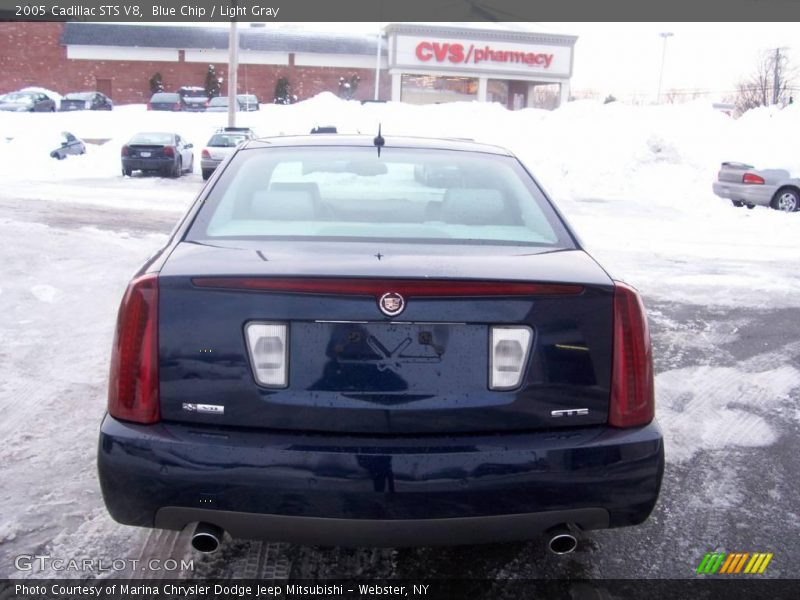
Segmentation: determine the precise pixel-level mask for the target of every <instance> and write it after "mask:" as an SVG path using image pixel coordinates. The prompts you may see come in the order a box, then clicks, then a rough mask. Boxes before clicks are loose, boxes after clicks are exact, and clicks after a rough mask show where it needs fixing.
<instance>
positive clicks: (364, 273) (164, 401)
mask: <svg viewBox="0 0 800 600" xmlns="http://www.w3.org/2000/svg"><path fill="white" fill-rule="evenodd" d="M565 273H569V276H568V277H565ZM520 274H524V276H523V277H524V278H521V277H520ZM243 281H249V282H251V287H250V289H248V288H247V286H246V284H243ZM253 282H255V283H253ZM259 282H261V283H259ZM264 282H267V283H266V284H265V283H264ZM276 282H277V283H276ZM309 282H310V283H309ZM320 282H322V284H324V285H327V286H328V287H319V285H322V284H321V283H320ZM353 282H355V283H356V287H353ZM528 282H537V284H538V285H540V287H539V288H536V289H538V290H540V291H541V290H543V291H544V293H533V292H531V293H529V294H528V295H525V294H523V295H517V294H514V293H511V292H509V291H508V290H512V289H515V288H513V286H514V285H520V284H527V283H528ZM292 283H294V285H295V287H292V286H291V285H289V284H292ZM312 284H313V285H312ZM412 284H413V285H412ZM561 284H568V286H569V287H553V285H556V286H561ZM253 285H255V286H256V287H258V286H259V285H260V286H261V287H262V288H264V287H267V288H270V286H271V289H252V286H253ZM297 285H300V286H302V285H312V288H307V289H311V290H312V292H313V293H307V292H298V289H299V288H298V287H297ZM314 285H316V286H317V287H316V288H314V287H313V286H314ZM365 285H367V286H368V287H369V286H372V287H369V289H365V288H364V286H365ZM470 285H471V286H473V288H475V289H472V291H470V289H468V286H470ZM502 285H507V286H511V287H508V288H507V289H506V292H502V293H497V291H496V290H497V289H498V286H502ZM337 286H339V288H338V289H337ZM359 286H360V287H359ZM404 286H405V287H404ZM408 286H412V287H408ZM413 286H416V287H413ZM426 286H427V288H430V291H429V292H425V291H424V290H425V289H426ZM459 286H461V287H459ZM465 286H467V287H465ZM476 286H477V287H476ZM481 286H486V287H481ZM547 286H549V287H547ZM159 288H160V291H159V294H160V296H159V298H160V300H159V302H160V304H159V314H160V317H159V354H160V359H159V361H160V362H159V365H160V378H161V380H160V396H161V413H162V416H163V418H164V419H167V420H175V421H182V422H196V423H213V424H219V425H228V426H241V427H256V428H268V429H275V430H301V431H320V432H347V433H370V434H425V433H469V432H486V431H519V430H540V429H551V428H552V429H558V428H561V427H565V426H575V425H590V424H598V423H604V422H606V420H607V417H608V402H609V393H610V391H609V388H610V384H609V381H610V371H611V351H612V314H613V311H612V304H613V283H612V281H611V280H610V278H609V277H608V275H607V274H606V273H605V272H604V271H603V270H602V269H601V268H600V267H599V266H598V265H597V264H596V263H595V262H594V261H593V259H591V257H589V256H588V255H587V254H585V253H584V252H582V251H580V250H572V251H556V252H552V251H550V252H545V251H541V249H537V248H531V249H526V250H522V251H521V250H520V249H519V248H513V249H508V248H502V247H493V248H487V247H471V246H457V247H449V246H438V247H437V246H435V245H434V246H431V245H424V246H421V247H420V245H414V244H380V245H379V247H373V245H372V244H367V243H352V244H350V243H337V244H328V243H324V242H314V243H308V244H304V245H303V246H302V249H301V250H298V245H297V244H290V243H269V244H267V243H263V242H215V243H214V244H213V245H210V244H209V245H206V244H199V243H188V242H183V243H181V244H179V245H178V246H177V247H176V248H175V250H174V251H173V253H172V255H171V256H170V258H169V259H168V261H167V263H166V264H165V266H164V268H163V270H162V272H161V275H160V278H159ZM384 288H385V289H386V291H387V292H391V291H393V290H395V289H400V290H404V291H405V290H411V293H410V294H409V293H408V292H407V296H408V297H407V298H406V306H405V310H404V311H403V312H402V313H401V314H399V315H398V316H396V317H388V316H386V315H385V314H383V313H382V312H381V311H380V309H379V306H378V302H377V296H376V295H377V291H376V290H382V289H384ZM492 289H494V290H495V291H494V292H492V291H491V290H492ZM414 290H416V291H414ZM420 290H422V291H420ZM459 290H460V291H459ZM465 290H466V291H465ZM576 292H577V293H576ZM401 293H402V291H401ZM265 322H266V323H281V324H285V325H286V328H287V334H286V340H287V347H288V369H289V371H288V385H287V386H286V387H284V388H279V389H275V388H269V387H265V386H262V385H258V384H257V383H256V379H255V377H254V371H253V361H252V360H251V356H250V353H249V349H248V343H247V338H246V329H247V326H248V324H250V323H265ZM493 326H517V327H525V328H529V329H530V331H531V332H532V342H531V348H530V351H529V353H528V357H527V367H526V369H525V372H524V375H523V378H522V383H521V385H520V386H519V387H518V388H516V389H512V390H492V389H489V369H490V354H491V352H492V349H491V347H490V346H491V344H490V336H491V331H492V329H491V328H492V327H493ZM198 407H201V409H200V410H198ZM209 407H212V408H209Z"/></svg>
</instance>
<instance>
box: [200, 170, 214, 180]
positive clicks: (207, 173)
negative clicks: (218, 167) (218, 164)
mask: <svg viewBox="0 0 800 600" xmlns="http://www.w3.org/2000/svg"><path fill="white" fill-rule="evenodd" d="M213 172H214V171H212V170H211V169H203V181H208V178H209V177H211V174H212V173H213Z"/></svg>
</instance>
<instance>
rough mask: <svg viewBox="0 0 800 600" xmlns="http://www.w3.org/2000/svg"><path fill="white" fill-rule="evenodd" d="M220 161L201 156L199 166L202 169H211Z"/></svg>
mask: <svg viewBox="0 0 800 600" xmlns="http://www.w3.org/2000/svg"><path fill="white" fill-rule="evenodd" d="M221 162H222V159H220V160H215V159H213V158H203V159H201V160H200V168H201V169H203V170H204V171H213V170H214V169H216V168H217V167H218V166H219V165H220V163H221Z"/></svg>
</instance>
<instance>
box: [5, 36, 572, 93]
mask: <svg viewBox="0 0 800 600" xmlns="http://www.w3.org/2000/svg"><path fill="white" fill-rule="evenodd" d="M258 25H259V24H253V25H251V26H250V27H241V28H240V35H239V69H238V73H237V75H238V80H237V82H238V85H237V87H238V92H239V93H245V92H247V93H254V94H256V95H257V96H258V97H259V99H260V100H261V101H262V102H270V101H272V99H273V98H274V95H275V87H276V83H277V81H278V79H279V78H284V77H285V78H287V79H288V81H289V84H290V86H291V91H292V93H293V94H295V95H296V96H297V97H298V98H299V99H301V100H302V99H304V98H308V97H311V96H314V95H315V94H318V93H320V92H323V91H329V92H334V93H337V92H338V91H339V82H340V79H341V78H345V79H346V80H351V79H352V78H353V77H358V78H359V82H358V86H357V89H356V92H355V95H354V97H355V98H356V99H359V100H365V99H372V98H374V92H375V67H376V58H377V51H378V48H377V38H376V36H374V35H372V36H368V35H353V34H331V33H320V32H310V31H291V30H288V29H280V28H278V29H276V28H267V27H263V26H258ZM576 40H577V38H576V37H574V36H567V35H552V34H543V33H533V32H529V31H524V30H508V29H486V28H475V27H453V26H441V25H422V24H391V25H389V26H388V27H387V28H386V35H385V37H384V39H383V40H382V41H381V61H380V62H381V65H380V82H379V97H380V99H382V100H395V101H402V102H410V103H416V104H424V103H434V102H436V103H438V102H452V101H457V100H461V101H464V100H466V101H469V100H476V101H479V102H487V101H488V102H498V103H501V104H504V105H505V106H507V107H508V108H510V109H518V108H524V107H528V106H546V107H553V106H557V105H558V104H560V103H562V102H565V101H566V100H567V99H568V97H569V89H570V87H569V82H570V78H571V76H572V66H573V62H574V60H573V59H574V56H573V55H574V46H575V42H576ZM209 65H214V67H215V69H216V73H217V75H218V76H220V77H222V78H223V81H227V79H228V77H227V69H228V30H227V28H224V27H188V26H180V25H170V26H157V25H120V24H110V23H78V22H74V23H32V22H8V23H0V73H2V74H3V77H2V78H0V93H4V92H8V91H12V90H17V89H20V88H23V87H27V86H41V87H46V88H49V89H52V90H54V91H56V92H59V93H61V94H64V93H66V92H70V91H87V90H98V91H100V92H103V93H104V94H106V95H107V96H110V97H111V98H112V99H113V100H114V102H115V103H117V104H127V103H144V102H147V100H148V99H149V97H150V85H149V81H150V78H151V77H152V76H153V75H154V74H155V73H160V75H161V77H162V81H163V83H164V89H165V90H166V91H175V90H177V89H178V88H179V87H180V86H184V85H193V86H202V85H203V84H204V81H205V77H206V73H207V70H208V66H209ZM222 91H223V93H225V92H226V86H225V84H224V83H223V86H222ZM543 92H544V95H543Z"/></svg>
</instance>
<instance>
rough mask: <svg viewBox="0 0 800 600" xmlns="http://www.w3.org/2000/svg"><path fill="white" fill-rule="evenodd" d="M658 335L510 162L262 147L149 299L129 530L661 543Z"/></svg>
mask: <svg viewBox="0 0 800 600" xmlns="http://www.w3.org/2000/svg"><path fill="white" fill-rule="evenodd" d="M653 418H654V391H653V367H652V356H651V349H650V336H649V333H648V328H647V319H646V316H645V313H644V309H643V306H642V303H641V300H640V298H639V295H638V294H637V293H636V291H635V290H634V289H632V288H631V287H629V286H627V285H625V284H624V283H621V282H619V281H615V280H613V279H612V278H611V277H610V276H609V275H608V274H607V273H606V271H605V270H603V268H602V267H601V266H600V265H598V263H597V262H596V261H595V260H594V259H593V258H592V257H591V256H590V255H589V254H588V253H587V252H586V251H585V250H583V248H582V247H581V244H580V242H579V240H578V239H577V237H576V236H575V235H574V233H573V232H572V231H571V229H570V228H569V226H568V225H567V223H566V222H565V220H564V218H563V217H562V216H561V215H560V214H559V212H558V211H557V209H556V208H555V206H554V205H553V204H552V202H551V201H550V200H549V199H548V197H547V196H546V195H545V193H544V192H543V191H542V189H541V187H540V186H539V184H538V183H537V182H536V180H535V179H534V178H533V177H532V176H531V175H530V173H529V172H528V171H527V170H526V169H525V167H524V166H523V165H522V164H521V163H520V162H519V160H517V158H515V157H514V156H513V155H512V154H510V153H509V152H507V151H506V150H503V149H501V148H497V147H493V146H486V145H480V144H475V143H471V142H466V141H455V140H425V139H413V138H392V137H387V138H385V139H384V138H383V137H381V136H380V135H379V136H378V137H377V138H374V139H373V138H372V137H363V136H344V135H329V136H320V135H314V136H303V137H283V138H273V139H264V140H255V141H250V142H246V143H245V144H243V145H241V146H240V147H239V148H238V149H237V150H236V152H235V153H234V154H233V156H232V157H231V158H230V159H229V160H228V161H227V162H225V163H224V164H223V165H222V166H221V167H220V168H219V169H217V170H216V171H215V173H214V175H213V176H212V178H211V179H210V181H209V183H208V184H207V185H206V186H205V187H204V188H203V190H202V191H201V192H200V195H199V197H198V198H197V200H196V202H195V203H194V205H193V206H192V207H191V208H190V209H189V211H188V212H187V214H186V215H185V217H184V218H183V220H182V222H181V223H180V225H179V226H178V227H177V229H176V230H175V232H174V233H173V235H172V238H171V239H170V241H169V242H168V244H167V245H166V247H165V248H164V249H163V250H161V251H160V252H159V253H158V254H157V255H156V256H155V257H154V258H152V259H151V260H149V261H148V262H147V264H145V265H144V266H143V267H142V268H141V270H140V271H139V273H138V275H137V276H136V277H135V278H134V279H133V280H132V281H131V283H130V285H129V286H128V290H127V292H126V293H125V296H124V298H123V300H122V304H121V307H120V311H119V317H118V321H117V331H116V338H115V342H114V347H113V353H112V359H111V375H110V383H109V404H108V414H107V415H106V417H105V419H104V421H103V424H102V429H101V433H100V446H99V456H98V463H99V472H100V482H101V485H102V489H103V496H104V498H105V502H106V506H107V507H108V510H109V512H110V513H111V515H112V516H113V517H114V519H116V520H117V521H119V522H120V523H125V524H129V525H138V526H142V527H158V528H167V529H181V528H184V527H186V526H187V525H190V524H197V525H196V531H195V535H194V540H193V543H194V546H195V548H197V549H198V550H203V551H210V550H214V549H216V547H217V545H218V544H219V541H220V539H221V538H222V534H223V531H228V532H229V533H230V534H231V535H232V536H234V537H245V538H263V539H270V540H285V541H292V542H298V543H309V544H326V545H345V544H347V545H352V544H364V545H385V546H403V545H406V546H407V545H413V546H416V545H427V544H462V543H480V542H497V541H505V540H521V539H530V538H534V537H537V536H539V535H541V534H542V533H544V532H547V533H546V539H547V540H548V541H549V546H550V549H551V550H553V551H554V552H559V553H565V552H570V551H572V550H573V549H574V548H575V545H576V543H577V542H576V538H577V536H578V534H579V533H580V532H581V531H583V530H591V529H602V528H609V527H621V526H627V525H636V524H638V523H641V522H643V521H644V520H645V519H647V517H648V515H649V514H650V512H651V511H652V509H653V506H654V504H655V503H656V500H657V498H658V494H659V488H660V485H661V478H662V472H663V468H664V449H663V440H662V436H661V432H660V430H659V428H658V426H657V425H656V423H655V421H654V420H653Z"/></svg>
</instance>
